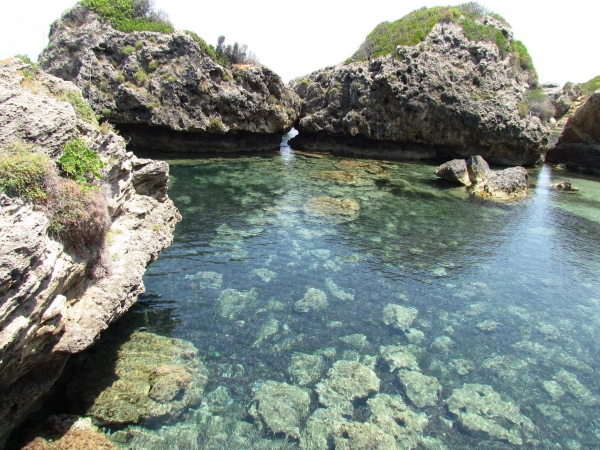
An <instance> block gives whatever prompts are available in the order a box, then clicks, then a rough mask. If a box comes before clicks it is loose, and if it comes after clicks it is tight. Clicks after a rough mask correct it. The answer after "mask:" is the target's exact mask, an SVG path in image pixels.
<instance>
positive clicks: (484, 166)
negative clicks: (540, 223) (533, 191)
mask: <svg viewBox="0 0 600 450" xmlns="http://www.w3.org/2000/svg"><path fill="white" fill-rule="evenodd" d="M459 161H462V163H460V162H459ZM463 167H466V168H467V180H468V183H469V184H466V182H465V179H464V175H462V174H463V172H462V170H463ZM435 174H436V175H437V176H438V177H440V178H442V179H444V180H447V181H454V182H456V183H459V184H463V185H466V186H469V191H470V192H471V193H472V194H474V195H478V196H480V197H486V198H494V199H499V200H509V199H514V198H519V197H524V196H525V195H527V190H528V188H529V175H528V173H527V169H525V168H524V167H520V166H518V167H509V168H507V169H504V170H498V171H493V170H491V169H490V166H489V165H488V163H487V162H486V161H485V160H484V159H483V158H482V157H481V156H479V155H477V156H472V157H471V158H469V160H468V161H464V160H452V161H449V162H447V163H445V164H442V165H441V166H439V167H438V168H437V169H436V170H435Z"/></svg>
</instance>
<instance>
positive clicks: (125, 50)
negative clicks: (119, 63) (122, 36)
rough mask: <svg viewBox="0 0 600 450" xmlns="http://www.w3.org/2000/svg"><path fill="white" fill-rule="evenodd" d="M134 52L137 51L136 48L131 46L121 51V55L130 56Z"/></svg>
mask: <svg viewBox="0 0 600 450" xmlns="http://www.w3.org/2000/svg"><path fill="white" fill-rule="evenodd" d="M134 51H135V48H133V47H132V46H131V45H126V46H125V47H123V50H121V53H123V54H124V55H125V56H129V55H131V54H132V53H133V52H134Z"/></svg>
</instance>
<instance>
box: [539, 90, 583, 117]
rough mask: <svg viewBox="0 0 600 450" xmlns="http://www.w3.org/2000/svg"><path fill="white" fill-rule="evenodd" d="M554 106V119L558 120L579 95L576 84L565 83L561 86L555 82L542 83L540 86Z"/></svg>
mask: <svg viewBox="0 0 600 450" xmlns="http://www.w3.org/2000/svg"><path fill="white" fill-rule="evenodd" d="M540 87H541V88H542V89H543V90H544V93H545V94H546V96H547V97H548V98H549V99H550V101H551V102H552V105H553V106H554V115H553V117H554V119H556V120H559V119H561V118H562V117H564V115H565V114H567V113H568V112H569V110H570V109H571V106H572V105H573V102H574V101H575V100H577V98H578V97H579V96H580V95H581V88H580V87H579V85H578V84H573V83H567V84H565V85H564V86H563V87H562V88H561V87H560V85H559V84H556V83H544V84H542V85H541V86H540Z"/></svg>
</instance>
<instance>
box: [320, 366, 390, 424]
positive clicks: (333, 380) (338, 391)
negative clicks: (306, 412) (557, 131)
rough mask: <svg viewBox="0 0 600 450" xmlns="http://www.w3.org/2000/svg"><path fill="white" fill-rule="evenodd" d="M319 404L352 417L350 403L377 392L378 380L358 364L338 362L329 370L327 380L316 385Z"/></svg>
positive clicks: (369, 370)
mask: <svg viewBox="0 0 600 450" xmlns="http://www.w3.org/2000/svg"><path fill="white" fill-rule="evenodd" d="M316 391H317V393H318V394H319V403H321V404H322V405H325V406H327V407H329V408H337V409H339V410H340V411H341V413H342V414H345V415H352V411H353V406H352V402H353V401H354V400H356V399H358V398H364V397H367V396H369V394H371V393H374V392H378V391H379V378H377V375H375V372H373V371H372V370H371V369H369V368H368V367H366V366H364V365H362V364H360V363H359V362H351V361H343V360H342V361H338V362H336V363H335V364H334V365H333V367H332V368H331V369H330V370H329V372H328V374H327V378H326V379H325V380H323V381H322V382H320V383H318V384H317V389H316Z"/></svg>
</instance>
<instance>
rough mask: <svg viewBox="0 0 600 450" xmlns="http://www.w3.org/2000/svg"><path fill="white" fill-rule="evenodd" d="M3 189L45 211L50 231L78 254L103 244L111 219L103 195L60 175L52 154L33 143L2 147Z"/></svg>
mask: <svg viewBox="0 0 600 450" xmlns="http://www.w3.org/2000/svg"><path fill="white" fill-rule="evenodd" d="M0 192H3V193H4V194H6V195H7V196H9V197H12V198H20V199H22V200H23V201H25V202H28V203H33V204H34V205H35V207H36V208H37V209H39V210H41V211H43V212H44V213H45V214H46V216H47V217H48V219H49V225H48V229H47V232H48V234H49V235H50V236H51V237H53V238H56V239H58V240H60V241H61V242H63V243H64V244H65V247H66V248H67V249H68V250H70V251H71V252H73V253H75V254H77V255H78V256H81V257H87V256H89V255H90V254H92V253H94V252H95V251H96V250H97V249H99V248H100V247H101V246H102V245H103V243H104V237H105V235H106V231H107V230H108V228H109V226H110V220H109V217H108V212H107V206H106V201H105V200H104V197H103V196H102V194H101V193H100V192H99V191H98V189H95V188H92V187H89V186H82V185H81V184H78V183H77V182H75V181H73V180H69V179H66V178H62V177H60V176H59V175H58V172H57V169H56V166H55V164H54V162H53V161H52V160H51V159H50V157H48V155H46V154H44V153H40V152H36V151H35V150H34V149H33V147H32V146H31V145H27V144H25V143H23V142H17V143H14V144H12V145H9V146H7V147H5V148H3V149H0Z"/></svg>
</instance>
